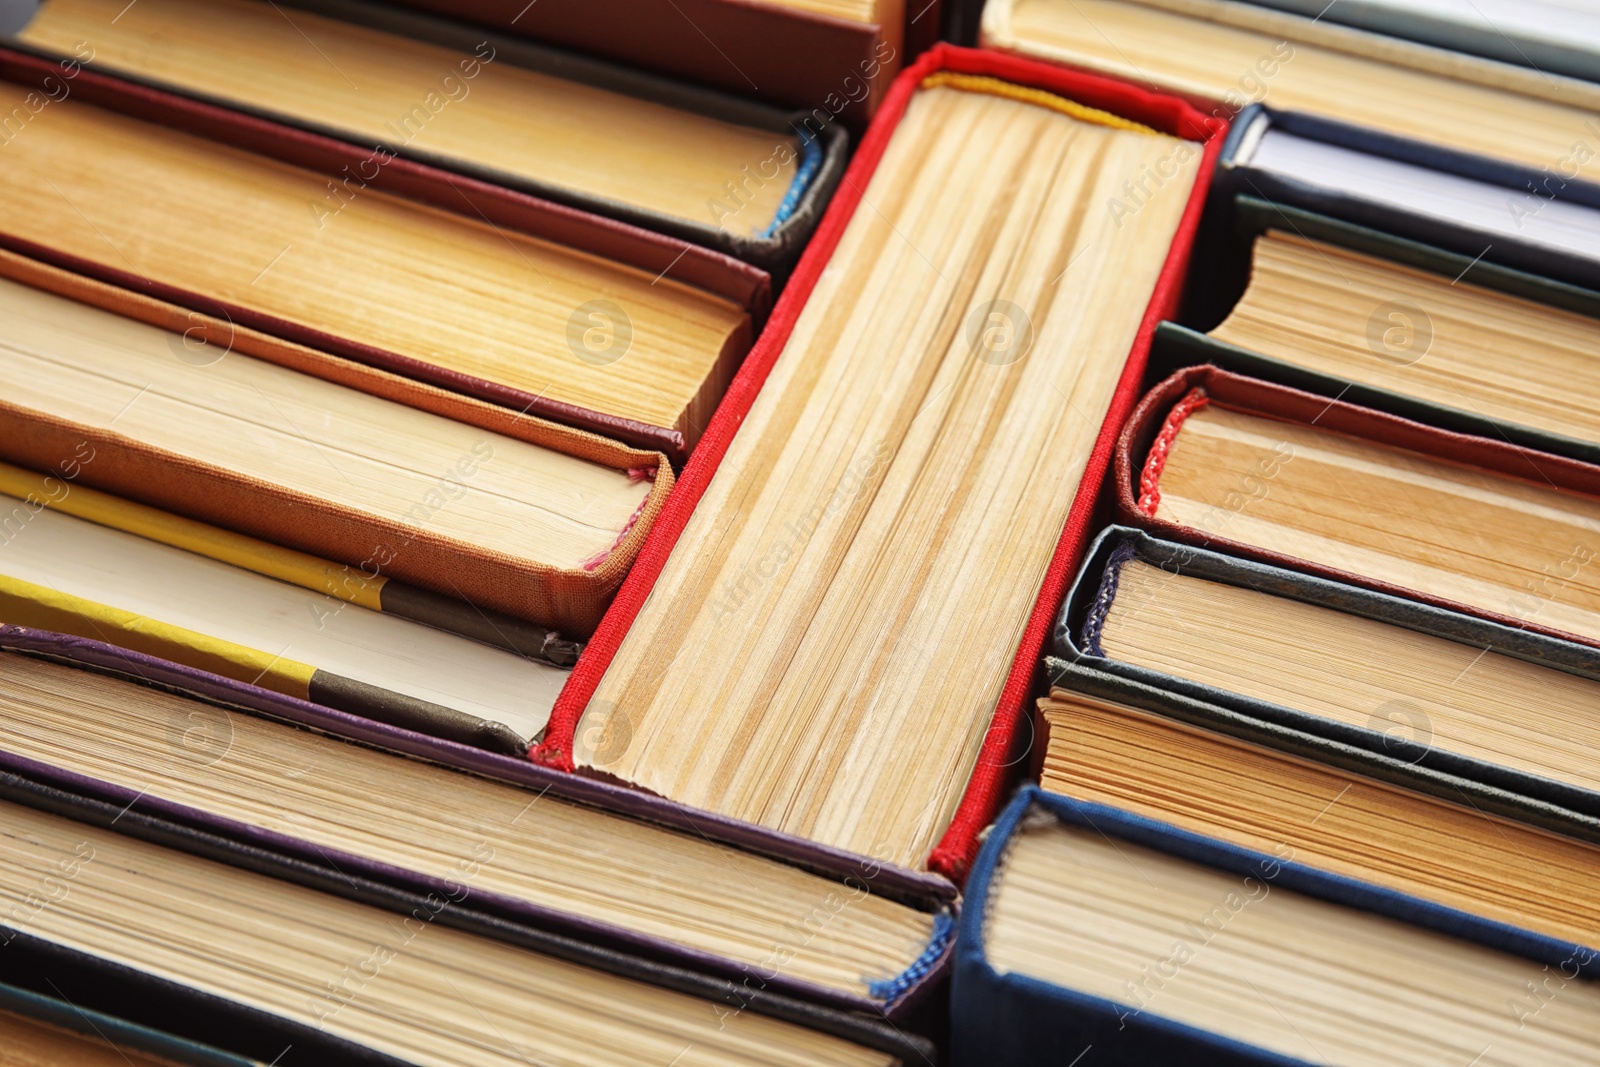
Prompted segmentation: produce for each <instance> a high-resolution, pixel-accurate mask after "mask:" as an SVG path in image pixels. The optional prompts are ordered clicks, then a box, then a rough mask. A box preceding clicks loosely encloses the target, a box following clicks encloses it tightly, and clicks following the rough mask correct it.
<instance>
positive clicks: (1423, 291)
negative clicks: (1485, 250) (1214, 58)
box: [1211, 227, 1600, 443]
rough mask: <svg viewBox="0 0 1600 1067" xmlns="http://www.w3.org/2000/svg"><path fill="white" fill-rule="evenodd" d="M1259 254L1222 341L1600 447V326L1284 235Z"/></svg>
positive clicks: (1272, 235)
mask: <svg viewBox="0 0 1600 1067" xmlns="http://www.w3.org/2000/svg"><path fill="white" fill-rule="evenodd" d="M1596 236H1600V227H1597V228H1596ZM1254 257H1255V258H1254V263H1253V266H1252V268H1251V272H1250V284H1249V287H1248V288H1247V289H1246V290H1245V292H1244V295H1243V296H1242V297H1241V298H1240V299H1239V302H1238V304H1236V305H1235V306H1234V308H1233V311H1232V313H1231V314H1229V316H1228V318H1227V319H1226V320H1225V321H1224V322H1223V323H1222V324H1221V325H1219V326H1218V327H1216V329H1214V330H1212V331H1211V336H1212V337H1215V338H1216V339H1217V340H1219V341H1226V342H1228V343H1229V344H1234V345H1238V346H1239V347H1241V348H1248V349H1250V350H1251V351H1253V352H1260V353H1261V354H1263V355H1267V356H1272V357H1273V358H1274V359H1280V360H1283V361H1284V362H1286V363H1292V364H1294V365H1295V366H1298V367H1305V368H1306V369H1308V370H1313V371H1319V372H1321V373H1323V374H1331V375H1333V376H1335V377H1339V378H1346V379H1349V380H1351V381H1354V382H1360V383H1361V384H1363V385H1370V386H1373V387H1376V388H1379V389H1388V390H1391V391H1393V392H1396V393H1399V394H1401V395H1403V396H1407V397H1412V398H1415V399H1417V400H1425V401H1427V402H1429V403H1431V404H1438V405H1441V406H1443V407H1447V408H1454V409H1456V410H1458V411H1461V412H1464V413H1466V414H1469V415H1480V416H1487V417H1489V418H1494V419H1501V420H1503V421H1505V422H1510V423H1514V424H1516V425H1519V426H1526V427H1529V428H1532V429H1536V430H1541V431H1544V432H1545V433H1550V434H1560V435H1562V436H1565V437H1570V438H1574V439H1576V440H1579V441H1587V442H1591V443H1600V321H1596V320H1595V319H1592V318H1588V317H1587V316H1584V315H1579V314H1576V313H1574V312H1571V311H1563V310H1560V309H1558V308H1553V307H1550V306H1549V305H1546V304H1540V303H1537V302H1535V301H1533V300H1528V299H1524V298H1522V297H1517V296H1510V295H1508V294H1506V293H1501V292H1497V291H1495V290H1493V289H1484V288H1481V287H1479V286H1476V285H1472V284H1470V283H1468V282H1464V281H1455V280H1453V279H1451V278H1448V277H1444V276H1441V275H1438V274H1431V273H1428V272H1426V271H1421V270H1416V269H1414V268H1411V267H1404V266H1401V265H1399V264H1397V263H1391V262H1389V261H1387V260H1383V259H1379V258H1376V257H1373V256H1370V255H1364V254H1362V253H1360V252H1352V251H1350V250H1348V249H1344V248H1340V247H1339V246H1338V245H1332V244H1328V243H1326V242H1321V241H1312V240H1308V239H1307V238H1304V237H1301V236H1299V235H1297V234H1294V233H1287V232H1283V231H1279V230H1270V231H1268V232H1267V233H1265V234H1263V235H1262V236H1260V237H1257V238H1256V241H1255V252H1254Z"/></svg>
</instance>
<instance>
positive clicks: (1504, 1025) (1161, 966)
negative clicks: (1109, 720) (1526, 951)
mask: <svg viewBox="0 0 1600 1067" xmlns="http://www.w3.org/2000/svg"><path fill="white" fill-rule="evenodd" d="M1004 862H1005V866H1004V867H1003V868H1002V869H1001V871H1000V873H999V874H998V876H997V879H996V881H995V882H994V883H992V884H991V886H990V890H989V893H990V896H989V901H988V903H989V914H988V916H987V919H986V923H985V939H986V946H985V947H986V949H987V953H986V955H987V956H988V959H989V962H990V963H991V964H993V965H994V967H995V968H996V969H997V970H999V971H1000V972H1001V973H1002V974H1006V973H1017V974H1025V975H1028V976H1030V977H1033V978H1039V979H1042V980H1044V981H1047V982H1052V983H1055V984H1057V985H1061V986H1065V987H1067V988H1068V989H1073V990H1078V991H1080V992H1082V993H1086V994H1088V995H1090V996H1098V997H1104V998H1105V999H1107V1000H1110V1001H1113V1002H1114V1003H1115V1004H1117V1005H1120V1011H1119V1016H1118V1017H1119V1018H1121V1019H1123V1020H1124V1021H1128V1020H1132V1019H1140V1021H1143V1022H1149V1021H1150V1017H1152V1016H1159V1017H1161V1018H1165V1019H1170V1020H1174V1021H1176V1022H1179V1023H1185V1024H1187V1025H1189V1026H1193V1027H1196V1028H1198V1029H1200V1030H1204V1031H1209V1032H1213V1033H1217V1034H1221V1035H1222V1036H1224V1037H1230V1038H1233V1039H1234V1040H1237V1041H1242V1042H1244V1043H1246V1044H1249V1045H1254V1046H1257V1047H1259V1048H1263V1049H1266V1050H1268V1051H1270V1052H1274V1053H1277V1054H1278V1055H1281V1056H1288V1057H1293V1058H1294V1059H1295V1060H1299V1061H1303V1062H1306V1063H1319V1064H1326V1065H1328V1067H1393V1065H1395V1064H1397V1063H1405V1064H1424V1063H1426V1064H1463V1065H1465V1064H1474V1067H1525V1065H1527V1064H1531V1063H1539V1064H1550V1065H1553V1067H1580V1065H1590V1064H1593V1062H1594V1035H1595V1034H1596V1033H1600V986H1596V985H1594V984H1593V983H1589V982H1566V983H1565V984H1564V985H1563V986H1562V987H1561V993H1560V994H1559V995H1557V996H1555V997H1553V998H1550V999H1548V1000H1545V999H1542V998H1534V997H1532V996H1531V995H1530V994H1529V993H1528V990H1527V988H1526V987H1525V983H1532V984H1533V985H1534V988H1536V989H1537V988H1540V986H1539V985H1538V983H1540V982H1542V981H1546V980H1547V979H1548V976H1549V974H1550V973H1551V972H1550V970H1548V969H1546V968H1545V967H1544V966H1542V965H1541V964H1538V963H1533V962H1531V961H1529V960H1526V959H1521V958H1518V957H1515V956H1510V955H1506V954H1504V953H1501V952H1497V951H1495V950H1493V949H1489V948H1485V947H1483V946H1480V945H1476V944H1472V943H1470V942H1467V941H1462V940H1457V939H1455V938H1452V937H1448V936H1446V935H1444V934H1439V933H1434V932H1433V931H1430V930H1424V929H1422V928H1420V927H1415V926H1411V925H1408V924H1406V923H1401V922H1397V921H1395V920H1393V919H1388V918H1384V917H1381V916H1377V915H1373V914H1371V913H1368V912H1361V911H1356V910H1355V909H1353V908H1346V907H1342V906H1340V905H1338V904H1333V903H1329V902H1327V901H1322V900H1317V899H1315V898H1312V897H1308V896H1302V895H1300V894H1297V893H1294V892H1291V891H1290V890H1288V889H1284V888H1282V887H1281V886H1277V885H1274V884H1273V880H1272V879H1273V878H1274V877H1276V871H1277V870H1279V869H1281V868H1279V867H1278V866H1277V865H1276V863H1275V862H1274V861H1272V860H1271V858H1270V857H1267V858H1265V859H1264V860H1263V866H1262V868H1261V869H1259V870H1258V871H1257V872H1256V873H1253V874H1249V875H1240V874H1232V873H1229V872H1225V871H1219V870H1215V869H1213V868H1210V867H1203V866H1201V865H1199V864H1196V863H1192V862H1190V861H1188V860H1182V859H1178V858H1176V857H1174V856H1169V855H1167V854H1165V853H1162V852H1157V851H1155V850H1153V849H1149V848H1146V847H1144V846H1141V845H1136V844H1133V843H1132V842H1128V841H1113V840H1112V839H1110V838H1108V837H1106V836H1104V835H1103V834H1098V833H1095V832H1093V831H1090V830H1083V829H1078V828H1076V827H1069V826H1066V825H1061V824H1052V825H1047V826H1040V827H1038V828H1035V829H1031V830H1027V829H1025V830H1022V831H1020V832H1019V833H1018V834H1017V835H1016V836H1015V838H1014V839H1013V840H1012V842H1011V845H1010V849H1009V851H1008V853H1007V855H1006V858H1005V861H1004ZM1269 872H1270V873H1269ZM1518 1005H1522V1006H1523V1008H1524V1011H1523V1012H1522V1013H1519V1012H1518V1011H1517V1010H1516V1008H1517V1006H1518ZM1141 1016H1142V1017H1143V1018H1142V1019H1141V1018H1140V1017H1141ZM1113 1032H1115V1030H1114V1027H1113ZM1077 1051H1078V1050H1076V1049H1072V1050H1067V1051H1066V1052H1065V1055H1066V1056H1067V1058H1069V1059H1070V1057H1071V1056H1072V1055H1075V1054H1076V1053H1077Z"/></svg>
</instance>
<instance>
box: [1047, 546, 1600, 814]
mask: <svg viewBox="0 0 1600 1067" xmlns="http://www.w3.org/2000/svg"><path fill="white" fill-rule="evenodd" d="M1053 656H1054V658H1053V659H1052V660H1050V664H1049V666H1050V669H1049V671H1048V674H1049V676H1050V681H1051V684H1052V685H1053V686H1054V687H1056V688H1057V689H1060V690H1067V689H1072V690H1078V691H1080V692H1082V693H1085V694H1090V695H1092V696H1095V697H1099V698H1106V699H1111V700H1121V701H1124V702H1129V703H1135V704H1138V705H1139V706H1141V707H1145V706H1149V707H1152V708H1153V709H1154V710H1156V711H1163V712H1171V713H1172V714H1174V715H1179V714H1180V713H1181V715H1182V716H1184V717H1186V718H1188V719H1191V720H1193V721H1195V722H1197V723H1199V724H1200V725H1202V726H1210V725H1214V724H1217V723H1236V722H1244V721H1253V722H1256V723H1258V724H1268V725H1271V726H1277V727H1281V728H1283V729H1284V730H1285V731H1289V732H1292V733H1295V734H1300V735H1310V736H1314V737H1320V738H1324V739H1326V740H1327V741H1329V742H1332V743H1335V744H1336V745H1338V746H1347V747H1348V748H1351V749H1356V750H1360V751H1362V752H1365V753H1368V754H1370V755H1372V756H1375V757H1379V758H1380V760H1379V762H1382V760H1388V761H1389V762H1388V764H1387V765H1386V766H1387V768H1388V769H1387V771H1386V772H1385V773H1388V774H1391V775H1392V776H1393V775H1397V776H1398V777H1399V779H1401V780H1406V779H1407V776H1408V775H1410V776H1413V780H1410V781H1409V784H1410V785H1411V786H1414V787H1416V788H1423V789H1433V790H1435V791H1436V792H1437V791H1438V788H1437V787H1438V783H1437V782H1436V781H1434V780H1432V779H1431V778H1429V777H1428V774H1427V773H1425V772H1433V771H1437V772H1441V773H1442V774H1444V775H1445V776H1447V777H1448V778H1449V779H1450V780H1451V784H1450V785H1449V786H1448V788H1446V789H1444V790H1443V792H1442V794H1441V795H1443V797H1444V799H1446V800H1454V801H1459V800H1460V796H1461V794H1460V793H1459V791H1458V790H1459V788H1460V785H1459V781H1458V780H1460V779H1466V780H1470V781H1474V782H1477V783H1480V784H1481V785H1483V786H1486V787H1489V789H1490V790H1491V791H1492V793H1493V794H1494V795H1493V796H1488V795H1487V794H1486V795H1484V796H1479V797H1478V798H1477V799H1476V800H1475V801H1474V803H1478V804H1481V805H1484V806H1486V807H1488V808H1494V809H1498V810H1501V811H1503V812H1504V813H1506V814H1508V815H1510V817H1512V818H1520V819H1523V820H1525V821H1528V822H1536V823H1539V824H1541V825H1544V826H1546V827H1548V828H1551V829H1554V830H1556V831H1557V832H1561V833H1567V834H1572V835H1577V836H1583V835H1588V836H1590V837H1596V838H1600V822H1596V821H1595V820H1597V819H1600V732H1597V729H1600V728H1597V726H1596V724H1595V723H1594V722H1593V716H1592V714H1591V709H1593V708H1595V707H1600V653H1597V652H1596V650H1595V649H1594V648H1592V647H1589V646H1587V645H1580V644H1576V643H1573V642H1568V641H1561V640H1557V639H1555V638H1551V637H1546V636H1544V635H1542V634H1536V633H1530V632H1529V631H1527V630H1524V629H1520V628H1513V627H1508V626H1503V625H1500V624H1497V623H1493V622H1488V621H1485V620H1482V619H1474V618H1470V617H1467V616H1464V615H1460V614H1456V613H1454V612H1450V611H1446V610H1444V609H1441V608H1438V607H1433V606H1430V605H1426V604H1419V603H1416V602H1414V601H1409V600H1405V599H1401V598H1399V597H1395V596H1391V595H1388V594H1385V593H1381V592H1375V591H1371V590H1365V589H1357V588H1353V587H1351V586H1348V585H1342V584H1339V583H1337V582H1332V581H1329V580H1326V579H1323V578H1318V577H1315V576H1312V575H1308V574H1302V573H1298V572H1295V571H1292V570H1287V569H1284V568H1281V567H1274V566H1270V565H1268V564H1263V563H1255V562H1250V561H1247V560H1240V559H1235V558H1233V557H1230V556H1226V555H1222V554H1221V553H1218V552H1213V551H1210V550H1207V549H1204V548H1199V547H1195V546H1193V545H1184V544H1178V543H1176V542H1171V541H1163V540H1159V539H1157V538H1153V537H1151V536H1149V535H1148V534H1145V533H1143V532H1141V531H1139V530H1135V529H1131V528H1128V527H1122V526H1113V527H1109V528H1108V529H1106V530H1105V531H1104V532H1103V533H1102V534H1101V535H1100V536H1099V537H1098V538H1097V539H1096V541H1095V544H1094V546H1093V547H1092V548H1091V549H1090V551H1089V554H1088V557H1087V559H1086V561H1085V563H1084V568H1083V570H1082V572H1081V573H1080V574H1079V576H1078V579H1077V581H1076V582H1075V583H1074V585H1073V588H1072V590H1071V591H1070V592H1069V593H1068V595H1067V599H1066V600H1065V602H1064V603H1063V604H1062V608H1061V614H1060V616H1059V617H1058V619H1057V623H1056V631H1055V640H1054V648H1053ZM1164 695H1166V696H1170V697H1171V700H1166V699H1164ZM1152 701H1153V703H1152ZM1212 712H1214V714H1213V713H1212ZM1269 732H1270V731H1268V729H1267V726H1262V727H1261V730H1260V733H1259V736H1261V737H1267V736H1268V734H1269ZM1313 754H1314V753H1313ZM1351 758H1352V759H1356V757H1354V756H1352V757H1351ZM1355 766H1357V767H1358V768H1360V767H1361V766H1363V765H1362V764H1360V762H1359V760H1358V761H1357V763H1356V764H1355ZM1368 769H1369V770H1370V767H1369V768H1368Z"/></svg>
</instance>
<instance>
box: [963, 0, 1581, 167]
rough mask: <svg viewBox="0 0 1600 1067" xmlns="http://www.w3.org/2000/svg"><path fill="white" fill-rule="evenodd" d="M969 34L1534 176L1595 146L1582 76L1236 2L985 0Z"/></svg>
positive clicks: (1015, 48)
mask: <svg viewBox="0 0 1600 1067" xmlns="http://www.w3.org/2000/svg"><path fill="white" fill-rule="evenodd" d="M1167 6H1172V7H1176V8H1179V9H1180V10H1173V11H1168V10H1163V9H1162V8H1163V7H1167ZM1230 21H1231V22H1233V23H1235V24H1233V25H1230V24H1228V23H1229V22H1230ZM1269 26H1270V29H1269V28H1268V27H1269ZM983 39H984V43H985V44H987V45H990V46H992V47H996V48H1001V49H1005V50H1007V51H1014V52H1019V53H1022V54H1024V55H1030V56H1035V57H1037V58H1041V59H1049V60H1053V61H1056V62H1061V63H1068V64H1072V65H1076V66H1083V67H1088V68H1091V69H1093V70H1099V71H1105V72H1108V73H1112V74H1115V75H1116V76H1118V77H1122V78H1127V79H1129V80H1130V81H1135V82H1141V83H1146V84H1150V83H1154V84H1156V85H1159V86H1161V87H1163V88H1166V89H1171V90H1174V91H1177V92H1181V93H1186V94H1189V95H1192V96H1197V97H1203V98H1206V99H1209V100H1215V101H1219V102H1222V103H1223V104H1225V105H1226V108H1228V109H1238V108H1240V107H1242V106H1244V105H1245V104H1247V103H1255V102H1261V103H1266V104H1270V105H1272V106H1274V107H1278V108H1282V109H1284V110H1286V111H1308V112H1311V113H1313V114H1318V115H1326V116H1328V117H1330V118H1335V119H1340V120H1343V121H1346V122H1353V123H1357V124H1360V125H1362V126H1371V127H1373V128H1375V129H1379V130H1383V131H1385V132H1388V133H1394V134H1399V135H1401V136H1404V137H1413V138H1416V139H1418V140H1422V141H1428V142H1431V143H1434V144H1442V145H1446V146H1449V147H1452V148H1458V149H1462V150H1465V151H1469V152H1477V153H1480V154H1483V155H1489V156H1494V157H1497V158H1500V159H1506V160H1511V161H1514V162H1517V163H1523V164H1526V165H1529V166H1532V167H1533V168H1534V169H1536V170H1537V169H1540V168H1543V167H1545V166H1549V167H1551V168H1555V167H1557V166H1558V165H1560V164H1562V162H1563V161H1565V160H1568V159H1569V157H1570V156H1571V153H1572V152H1573V151H1574V146H1575V145H1578V144H1588V145H1589V146H1590V150H1591V151H1590V154H1591V155H1592V154H1593V150H1594V149H1595V148H1597V147H1600V134H1597V132H1596V130H1595V129H1594V128H1593V127H1592V126H1591V123H1592V120H1593V116H1594V110H1595V108H1596V107H1597V106H1600V96H1597V95H1596V94H1597V90H1596V89H1595V88H1594V87H1593V86H1589V85H1587V83H1583V82H1578V81H1575V80H1573V79H1561V81H1560V84H1559V86H1556V83H1555V82H1554V81H1553V80H1552V79H1550V78H1540V77H1539V76H1538V74H1537V73H1536V72H1531V71H1524V70H1520V69H1518V68H1514V67H1510V66H1509V65H1506V64H1500V63H1493V62H1490V61H1487V60H1483V61H1475V62H1473V63H1453V64H1452V63H1449V62H1446V60H1447V59H1448V57H1449V55H1450V54H1449V53H1439V54H1438V55H1437V56H1435V55H1433V54H1431V53H1427V52H1426V50H1422V49H1419V48H1416V47H1415V46H1412V47H1411V48H1395V47H1393V46H1391V44H1390V42H1391V39H1389V38H1385V37H1383V36H1381V35H1377V34H1367V33H1362V32H1360V31H1356V30H1344V29H1342V28H1327V27H1323V26H1322V25H1321V24H1314V25H1313V24H1312V20H1310V19H1304V18H1297V17H1294V16H1286V15H1280V14H1277V13H1273V12H1268V11H1263V10H1262V9H1260V8H1259V7H1256V6H1254V5H1250V4H1238V3H1220V2H1185V3H1174V4H1158V3H1148V4H1146V3H1140V2H1138V0H993V2H992V3H990V4H989V5H988V6H987V8H986V9H985V11H984V23H983ZM1380 57H1382V58H1380ZM1408 63H1414V64H1418V65H1428V66H1432V67H1436V68H1439V69H1437V70H1427V69H1416V68H1415V67H1413V66H1408V65H1407V64H1408ZM1447 71H1448V72H1447ZM1551 86H1555V87H1554V88H1551ZM1221 113H1222V115H1223V116H1224V117H1226V116H1227V115H1228V114H1229V111H1228V110H1223V111H1222V112H1221Z"/></svg>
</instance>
